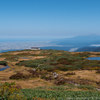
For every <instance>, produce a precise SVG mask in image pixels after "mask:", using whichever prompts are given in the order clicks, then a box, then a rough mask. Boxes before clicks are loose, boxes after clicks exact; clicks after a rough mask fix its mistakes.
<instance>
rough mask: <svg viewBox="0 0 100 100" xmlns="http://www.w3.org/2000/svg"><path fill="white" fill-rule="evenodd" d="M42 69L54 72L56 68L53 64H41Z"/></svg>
mask: <svg viewBox="0 0 100 100" xmlns="http://www.w3.org/2000/svg"><path fill="white" fill-rule="evenodd" d="M39 69H40V70H47V71H48V72H52V71H54V70H55V68H54V67H53V66H50V65H41V66H40V67H39Z"/></svg>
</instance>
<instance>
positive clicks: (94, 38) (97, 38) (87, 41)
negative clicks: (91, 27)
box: [52, 34, 100, 47]
mask: <svg viewBox="0 0 100 100" xmlns="http://www.w3.org/2000/svg"><path fill="white" fill-rule="evenodd" d="M52 43H55V44H57V45H73V47H76V46H77V47H86V46H90V45H91V44H96V43H98V44H100V35H97V34H89V35H82V36H76V37H73V38H65V39H59V40H56V41H53V42H52Z"/></svg>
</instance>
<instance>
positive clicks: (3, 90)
mask: <svg viewBox="0 0 100 100" xmlns="http://www.w3.org/2000/svg"><path fill="white" fill-rule="evenodd" d="M0 100H26V98H24V95H23V94H22V93H21V87H20V86H19V85H16V84H15V83H14V82H12V83H8V82H5V83H3V84H2V83H1V84H0Z"/></svg>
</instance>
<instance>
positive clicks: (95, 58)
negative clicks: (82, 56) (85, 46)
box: [87, 57, 100, 60]
mask: <svg viewBox="0 0 100 100" xmlns="http://www.w3.org/2000/svg"><path fill="white" fill-rule="evenodd" d="M87 59H88V60H100V57H90V58H87Z"/></svg>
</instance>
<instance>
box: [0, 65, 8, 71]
mask: <svg viewBox="0 0 100 100" xmlns="http://www.w3.org/2000/svg"><path fill="white" fill-rule="evenodd" d="M7 68H9V66H8V65H7V66H6V67H4V68H0V71H3V70H5V69H7Z"/></svg>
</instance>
